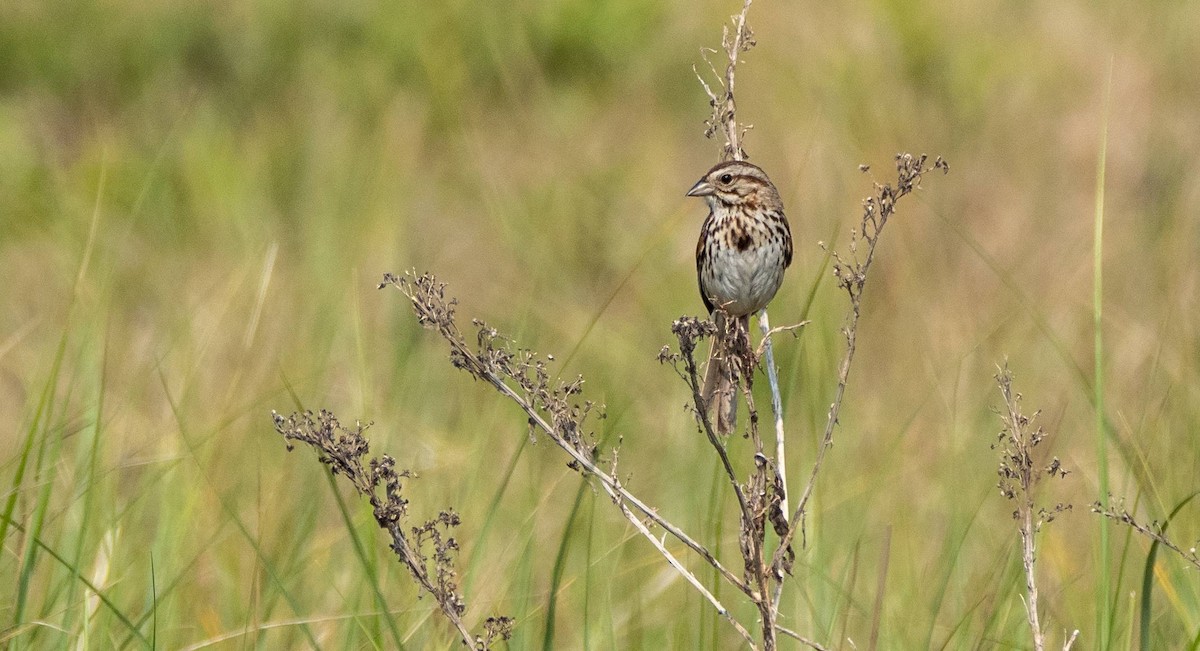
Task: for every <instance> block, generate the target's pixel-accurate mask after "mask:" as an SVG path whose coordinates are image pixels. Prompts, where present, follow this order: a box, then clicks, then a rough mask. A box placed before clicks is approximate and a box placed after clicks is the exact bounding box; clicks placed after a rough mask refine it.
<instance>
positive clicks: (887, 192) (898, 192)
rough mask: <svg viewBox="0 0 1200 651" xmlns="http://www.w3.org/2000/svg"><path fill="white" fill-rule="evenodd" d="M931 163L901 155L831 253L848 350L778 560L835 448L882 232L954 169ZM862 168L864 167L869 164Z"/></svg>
mask: <svg viewBox="0 0 1200 651" xmlns="http://www.w3.org/2000/svg"><path fill="white" fill-rule="evenodd" d="M927 161H928V157H927V156H925V155H924V154H922V155H920V156H913V155H912V154H897V155H896V185H895V186H894V187H893V186H892V185H891V184H882V185H881V184H880V183H878V182H876V183H875V184H874V185H875V193H874V195H873V196H871V197H867V198H866V199H864V200H863V214H862V220H861V222H860V223H859V227H858V228H857V229H855V230H854V231H852V232H851V236H850V245H849V257H848V258H843V257H842V256H841V255H840V254H838V253H837V252H836V251H834V252H833V253H832V255H833V258H834V260H835V264H834V275H835V276H836V277H837V279H838V286H839V287H840V288H842V289H843V290H845V291H846V295H847V297H848V298H849V299H850V311H849V313H848V315H847V318H846V325H845V326H844V327H843V328H842V335H843V336H844V337H845V339H846V350H845V353H844V354H843V355H842V362H841V364H840V365H839V366H838V380H837V387H836V388H835V390H834V396H833V403H832V404H831V405H830V406H829V415H828V417H827V418H826V420H825V433H824V435H823V436H822V437H821V444H820V446H819V447H818V448H817V454H816V457H815V459H814V460H813V466H812V470H811V471H810V472H809V477H808V483H807V484H805V486H804V490H803V491H802V492H801V494H800V498H799V499H798V500H797V502H796V506H795V508H794V509H793V511H792V516H791V518H790V519H789V520H788V522H789V526H788V530H787V533H786V534H784V535H783V536H782V537H781V540H780V545H779V548H778V549H776V551H775V562H776V563H779V562H781V561H782V559H783V556H784V553H785V550H786V547H787V545H788V544H790V543H791V541H792V539H793V538H794V537H795V535H796V532H797V530H799V531H800V532H801V534H802V535H803V533H804V526H805V522H804V521H805V517H806V515H807V508H808V501H809V500H810V499H811V498H812V493H813V489H814V488H815V487H816V483H817V476H818V475H819V473H820V471H821V465H822V464H823V463H824V461H825V455H826V454H827V453H828V451H829V448H830V447H832V446H833V430H834V428H835V427H836V426H837V423H838V415H839V413H840V412H841V408H842V400H843V399H844V398H845V395H846V385H847V383H848V382H849V380H850V366H851V363H852V362H853V361H854V353H855V350H856V349H857V344H858V322H859V318H860V317H861V314H862V297H863V290H864V289H865V288H866V284H867V278H868V274H869V272H870V270H871V265H872V263H873V262H874V261H875V249H876V247H877V246H878V244H879V236H880V234H882V232H883V228H884V227H885V226H886V225H887V222H888V219H890V218H891V217H892V215H894V214H895V213H896V203H897V202H898V201H899V200H900V199H901V198H902V197H904V196H906V195H908V194H910V193H912V192H913V190H915V189H917V188H918V187H920V182H921V177H922V175H924V174H925V173H927V172H929V171H932V170H935V169H940V170H942V172H943V173H945V172H949V171H950V166H949V165H948V164H947V163H946V162H945V161H944V160H942V158H941V157H940V156H939V157H937V158H935V159H934V161H933V164H932V165H930V166H926V162H927ZM863 169H864V171H866V169H867V168H865V167H864V168H863ZM862 244H865V245H866V253H865V254H864V256H863V258H862V259H861V260H860V259H859V257H858V251H859V246H860V245H862Z"/></svg>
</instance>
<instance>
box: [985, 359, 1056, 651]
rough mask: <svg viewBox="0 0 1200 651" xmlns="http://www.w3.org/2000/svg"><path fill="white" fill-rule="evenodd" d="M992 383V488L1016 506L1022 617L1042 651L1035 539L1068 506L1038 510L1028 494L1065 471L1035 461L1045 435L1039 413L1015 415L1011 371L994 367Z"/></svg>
mask: <svg viewBox="0 0 1200 651" xmlns="http://www.w3.org/2000/svg"><path fill="white" fill-rule="evenodd" d="M996 383H997V385H998V386H999V387H1000V395H1001V396H1002V397H1003V399H1004V407H1003V410H1002V411H1000V420H1001V422H1003V423H1004V427H1003V429H1001V430H1000V435H999V437H998V440H997V441H996V442H995V443H993V444H992V447H993V448H999V449H1000V451H1001V452H1000V464H999V466H998V467H997V474H998V475H999V477H1000V480H999V482H998V483H997V485H996V486H997V488H999V489H1000V494H1001V495H1003V496H1004V497H1005V498H1007V499H1010V500H1013V501H1014V502H1015V503H1016V510H1014V511H1013V519H1014V520H1016V521H1017V533H1018V535H1019V536H1020V538H1021V565H1022V566H1023V567H1024V570H1025V596H1024V598H1023V599H1022V602H1023V603H1024V604H1025V614H1026V617H1027V618H1028V620H1029V630H1030V633H1031V634H1032V636H1033V648H1034V649H1035V651H1044V649H1045V648H1046V636H1045V634H1044V633H1043V632H1042V623H1041V617H1040V615H1039V607H1038V585H1037V574H1036V567H1037V545H1036V536H1037V533H1038V532H1039V531H1040V530H1041V528H1042V525H1044V524H1046V523H1048V522H1051V521H1052V520H1054V519H1055V517H1056V516H1057V515H1058V514H1060V513H1062V512H1063V511H1066V510H1068V509H1070V505H1066V504H1057V505H1055V506H1053V507H1052V508H1039V507H1038V505H1037V504H1036V503H1035V502H1034V490H1035V488H1036V487H1037V485H1038V484H1039V482H1040V480H1041V479H1043V478H1047V477H1049V478H1055V477H1060V478H1061V477H1065V476H1066V475H1067V471H1066V470H1065V469H1064V468H1063V466H1062V463H1061V462H1059V460H1058V458H1057V457H1055V458H1054V459H1053V460H1052V461H1051V462H1050V463H1049V464H1047V465H1045V466H1043V465H1040V464H1039V463H1037V462H1036V461H1035V456H1036V455H1035V449H1036V448H1037V447H1038V445H1040V444H1041V443H1042V441H1044V440H1045V439H1046V437H1047V436H1048V434H1047V433H1046V431H1045V430H1044V429H1042V428H1041V427H1038V426H1037V425H1035V421H1036V420H1037V417H1038V414H1039V412H1034V413H1033V414H1032V415H1031V416H1026V415H1024V414H1023V413H1022V412H1021V394H1019V393H1017V392H1016V391H1014V390H1013V386H1012V385H1013V378H1012V372H1011V371H1009V369H1008V365H1007V364H1005V365H1003V366H1001V367H1000V368H999V372H998V373H997V374H996ZM1073 639H1074V636H1072V639H1069V640H1067V641H1066V642H1065V643H1064V646H1063V648H1064V649H1067V648H1070V645H1071V644H1072V643H1073Z"/></svg>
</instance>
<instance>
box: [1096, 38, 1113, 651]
mask: <svg viewBox="0 0 1200 651" xmlns="http://www.w3.org/2000/svg"><path fill="white" fill-rule="evenodd" d="M1104 92H1105V96H1104V108H1103V110H1104V114H1103V117H1102V118H1101V127H1100V155H1099V157H1098V158H1097V161H1096V212H1095V217H1094V233H1095V235H1094V237H1093V239H1092V292H1093V293H1092V329H1093V333H1094V338H1095V339H1094V343H1093V352H1094V355H1095V357H1094V361H1093V363H1094V367H1093V369H1092V373H1093V374H1094V379H1093V381H1092V390H1093V391H1094V398H1093V400H1092V403H1093V405H1094V409H1095V435H1096V455H1097V456H1096V462H1097V466H1098V468H1097V473H1098V475H1099V477H1098V480H1099V483H1100V498H1099V501H1100V507H1101V508H1102V509H1107V508H1108V490H1109V486H1108V432H1107V428H1106V427H1105V408H1104V339H1103V328H1102V327H1101V326H1102V322H1103V316H1104V301H1103V299H1104V288H1103V280H1104V256H1103V254H1104V169H1105V164H1106V158H1107V154H1108V111H1109V101H1110V99H1109V98H1110V96H1111V94H1112V61H1111V59H1110V61H1109V67H1108V83H1107V84H1106V86H1105V90H1104ZM1098 526H1099V527H1100V550H1099V554H1100V562H1099V564H1098V568H1099V572H1100V577H1099V599H1097V606H1096V619H1097V622H1096V624H1097V626H1096V631H1097V637H1098V639H1097V645H1096V648H1098V649H1108V648H1109V644H1110V642H1111V639H1112V608H1113V606H1112V605H1111V604H1112V599H1113V594H1112V579H1111V577H1110V576H1109V567H1108V562H1109V558H1110V553H1111V552H1110V546H1111V541H1110V540H1109V527H1108V520H1107V519H1106V518H1098Z"/></svg>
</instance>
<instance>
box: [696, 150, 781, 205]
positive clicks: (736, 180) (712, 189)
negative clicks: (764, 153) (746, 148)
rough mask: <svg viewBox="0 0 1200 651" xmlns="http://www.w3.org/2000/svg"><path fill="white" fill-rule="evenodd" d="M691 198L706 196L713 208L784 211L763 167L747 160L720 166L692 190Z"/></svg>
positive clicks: (714, 168)
mask: <svg viewBox="0 0 1200 651" xmlns="http://www.w3.org/2000/svg"><path fill="white" fill-rule="evenodd" d="M687 195H688V196H689V197H702V198H704V199H705V200H706V201H707V202H708V204H709V206H710V207H712V206H714V205H715V204H717V203H721V204H724V205H726V206H746V207H748V208H762V209H764V210H782V209H783V201H782V200H781V199H780V198H779V191H778V190H776V189H775V185H774V184H772V183H771V179H770V178H768V177H767V173H766V172H764V171H763V170H762V168H761V167H759V166H757V165H753V164H751V163H747V162H746V161H736V160H733V161H725V162H724V163H718V164H717V165H716V166H715V167H713V168H712V169H711V170H709V171H708V172H707V173H705V174H704V176H702V177H700V180H699V181H697V182H696V184H695V185H693V186H692V189H691V190H688V193H687Z"/></svg>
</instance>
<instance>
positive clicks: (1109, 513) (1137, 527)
mask: <svg viewBox="0 0 1200 651" xmlns="http://www.w3.org/2000/svg"><path fill="white" fill-rule="evenodd" d="M1092 512H1093V513H1099V514H1100V515H1102V516H1104V517H1106V518H1108V519H1110V520H1115V521H1117V522H1120V523H1121V524H1124V525H1126V526H1128V527H1130V528H1131V529H1133V530H1134V531H1136V532H1138V533H1140V534H1142V535H1143V536H1145V537H1147V538H1149V539H1151V540H1154V541H1156V542H1158V543H1159V544H1160V545H1162V546H1163V547H1166V548H1167V549H1169V550H1171V551H1173V552H1175V553H1176V554H1177V555H1178V556H1179V557H1180V558H1182V559H1183V560H1184V561H1187V562H1188V563H1190V564H1191V565H1192V566H1193V567H1195V568H1196V569H1200V555H1197V553H1196V546H1193V547H1192V548H1191V549H1187V550H1184V549H1183V548H1182V547H1180V546H1179V545H1177V544H1175V543H1174V542H1173V541H1172V540H1171V539H1170V538H1167V536H1166V533H1165V529H1166V527H1165V526H1164V525H1162V524H1160V523H1158V522H1151V523H1150V524H1143V523H1141V522H1138V521H1137V520H1136V519H1135V518H1134V517H1133V514H1131V513H1130V512H1129V511H1126V510H1125V508H1124V506H1121V507H1120V508H1118V507H1116V506H1107V507H1106V506H1104V503H1102V502H1099V501H1097V502H1095V503H1093V504H1092Z"/></svg>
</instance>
